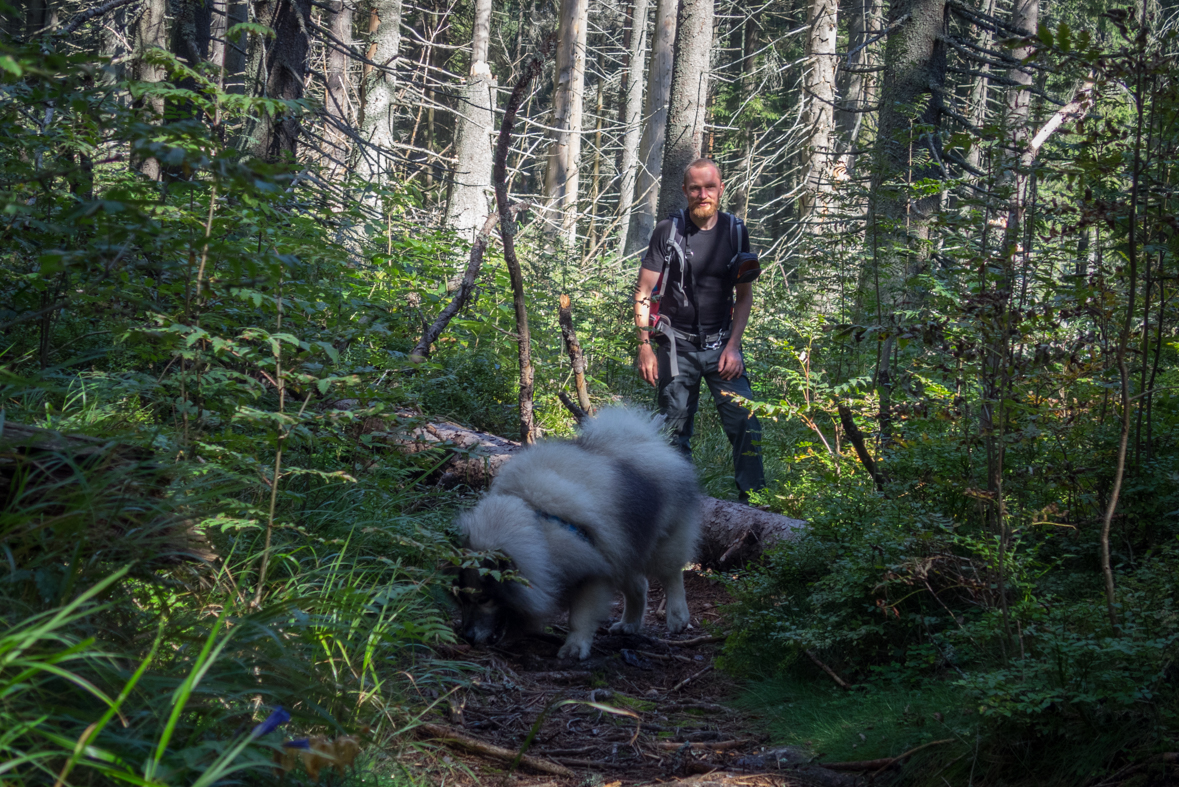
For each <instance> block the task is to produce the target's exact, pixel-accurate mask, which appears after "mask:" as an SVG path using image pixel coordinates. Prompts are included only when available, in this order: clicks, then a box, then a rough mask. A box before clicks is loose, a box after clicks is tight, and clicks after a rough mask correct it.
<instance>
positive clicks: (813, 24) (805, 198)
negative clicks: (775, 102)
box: [798, 0, 839, 231]
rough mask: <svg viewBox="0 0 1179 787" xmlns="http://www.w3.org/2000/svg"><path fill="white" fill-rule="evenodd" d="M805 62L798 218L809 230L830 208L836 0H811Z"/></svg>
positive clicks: (815, 227)
mask: <svg viewBox="0 0 1179 787" xmlns="http://www.w3.org/2000/svg"><path fill="white" fill-rule="evenodd" d="M807 22H808V24H809V25H810V33H809V35H808V36H807V65H806V71H805V72H804V73H803V91H802V92H803V101H804V102H805V103H804V108H803V113H802V122H803V125H804V127H805V128H806V129H807V137H808V139H807V142H806V146H805V148H804V149H803V176H804V182H803V188H802V193H801V194H800V195H799V199H798V212H799V217H800V218H801V219H802V221H803V222H804V224H806V225H807V226H808V227H809V228H810V229H811V230H812V231H814V230H818V229H821V227H822V221H823V219H824V218H825V217H826V215H827V213H828V212H829V210H830V208H831V173H830V171H831V168H832V167H831V164H832V144H831V143H832V132H833V131H834V129H835V63H836V54H835V45H836V39H837V33H838V30H839V6H838V5H837V3H836V0H811V2H810V5H809V7H808V11H807Z"/></svg>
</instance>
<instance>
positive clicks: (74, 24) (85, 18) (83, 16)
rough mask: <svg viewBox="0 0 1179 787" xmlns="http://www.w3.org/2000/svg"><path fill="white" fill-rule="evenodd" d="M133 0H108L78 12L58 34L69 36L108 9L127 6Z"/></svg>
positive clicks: (62, 36)
mask: <svg viewBox="0 0 1179 787" xmlns="http://www.w3.org/2000/svg"><path fill="white" fill-rule="evenodd" d="M133 2H135V0H108V2H106V3H103V4H102V5H99V6H95V7H94V8H91V9H90V10H89V11H83V12H82V13H80V14H78V15H77V16H75V17H74V18H73V19H71V20H70V22H69V24H67V25H66V26H65V27H63V28H62V29H61V30H60V31H59V32H58V36H59V37H61V38H64V37H65V36H68V35H70V34H71V33H73V32H74V31H75V30H77V29H78V28H79V27H81V26H82V25H84V24H86V23H87V22H89V21H90V20H91V19H93V18H94V17H96V16H102V15H103V14H105V13H107V12H108V11H113V10H115V9H116V8H119V7H121V6H125V5H129V4H131V3H133Z"/></svg>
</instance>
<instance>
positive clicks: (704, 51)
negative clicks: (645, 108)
mask: <svg viewBox="0 0 1179 787" xmlns="http://www.w3.org/2000/svg"><path fill="white" fill-rule="evenodd" d="M712 26H713V5H712V0H682V2H681V3H680V9H679V17H678V19H677V20H676V34H675V68H674V69H672V77H671V99H670V101H669V102H668V112H667V140H666V142H665V143H664V147H663V180H662V182H661V184H660V187H659V210H658V215H659V216H666V215H668V214H669V213H671V212H672V211H673V210H676V209H678V208H683V207H686V206H687V204H688V203H687V200H686V199H685V197H684V192H683V189H682V188H681V184H682V176H683V173H684V170H685V169H687V167H688V165H689V164H691V163H692V161H693V160H694V159H697V158H699V157H700V154H701V151H702V150H703V149H704V123H705V120H706V118H707V115H708V66H709V60H710V55H711V51H712Z"/></svg>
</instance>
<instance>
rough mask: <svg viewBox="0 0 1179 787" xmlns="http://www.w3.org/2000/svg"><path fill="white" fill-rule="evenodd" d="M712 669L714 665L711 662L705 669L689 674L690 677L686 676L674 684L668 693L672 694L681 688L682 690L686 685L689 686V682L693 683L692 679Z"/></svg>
mask: <svg viewBox="0 0 1179 787" xmlns="http://www.w3.org/2000/svg"><path fill="white" fill-rule="evenodd" d="M711 669H712V665H711V664H709V665H708V666H707V667H705V668H704V669H702V670H700V671H699V672H694V673H692V674H691V675H689V676H688V677H686V678H684V679H683V680H681V681H680V682H679V683H677V684H675V685H674V686H672V687H671V689H670V690H669V691H668V693H669V694H671V693H672V692H676V691H679V690H680V689H682V688H683V687H684V686H687V685H688V684H689V683H691V682H692V681H694V680H696V678H698V677H700V676H701V675H703V674H704V673H706V672H708V671H709V670H711Z"/></svg>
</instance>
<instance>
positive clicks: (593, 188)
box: [582, 47, 606, 264]
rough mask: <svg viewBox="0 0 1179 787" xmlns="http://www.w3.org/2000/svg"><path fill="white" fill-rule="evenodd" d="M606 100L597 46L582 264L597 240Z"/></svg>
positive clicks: (602, 53)
mask: <svg viewBox="0 0 1179 787" xmlns="http://www.w3.org/2000/svg"><path fill="white" fill-rule="evenodd" d="M605 100H606V49H605V47H599V48H598V100H597V101H596V102H595V103H594V167H593V171H592V172H591V173H590V194H589V228H588V231H587V235H588V242H587V243H586V256H585V259H584V260H582V264H587V263H588V262H589V259H590V257H591V256H592V255H593V252H594V250H595V249H596V248H597V241H598V228H597V221H598V198H599V197H600V196H601V188H602V120H603V117H604V114H605V113H604V107H605Z"/></svg>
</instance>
